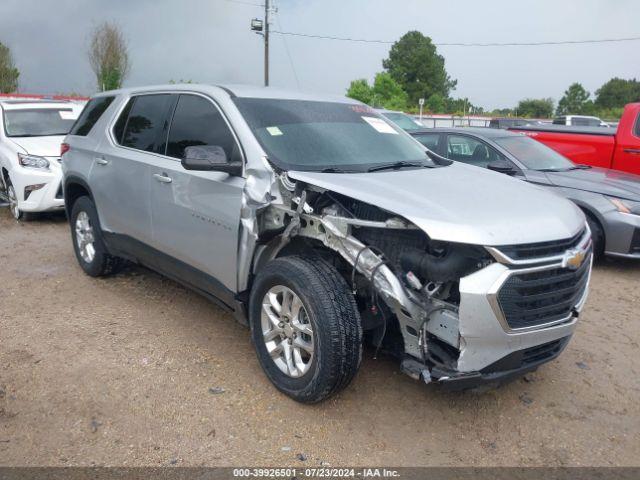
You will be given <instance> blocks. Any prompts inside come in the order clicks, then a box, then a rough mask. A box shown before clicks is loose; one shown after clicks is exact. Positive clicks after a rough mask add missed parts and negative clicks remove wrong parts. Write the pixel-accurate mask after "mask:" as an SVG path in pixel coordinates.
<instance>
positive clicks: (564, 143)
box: [509, 103, 640, 175]
mask: <svg viewBox="0 0 640 480" xmlns="http://www.w3.org/2000/svg"><path fill="white" fill-rule="evenodd" d="M509 130H512V131H516V132H522V133H524V134H526V135H528V136H530V137H531V138H534V139H536V140H538V141H539V142H542V143H544V144H545V145H547V146H548V147H551V148H553V149H554V150H555V151H556V152H558V153H560V154H562V155H564V156H565V157H567V158H568V159H570V160H572V161H573V162H575V163H579V164H585V165H592V166H594V167H604V168H612V169H614V170H622V171H623V172H629V173H635V174H639V175H640V103H630V104H628V105H627V106H626V107H625V109H624V113H623V114H622V118H621V119H620V124H619V125H618V129H617V131H616V129H614V128H606V127H565V126H560V125H531V126H529V125H528V126H524V127H512V128H510V129H509Z"/></svg>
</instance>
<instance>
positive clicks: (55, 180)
mask: <svg viewBox="0 0 640 480" xmlns="http://www.w3.org/2000/svg"><path fill="white" fill-rule="evenodd" d="M50 163H51V167H50V169H49V170H39V169H32V168H24V167H16V168H15V169H14V170H13V171H12V172H11V173H10V177H11V183H13V188H14V190H15V192H16V195H17V197H18V208H19V209H20V210H21V211H23V212H46V211H50V210H61V209H63V208H64V198H62V188H61V186H62V170H61V168H60V165H59V164H58V162H57V160H54V159H51V160H50ZM32 185H44V186H43V187H42V188H39V189H38V190H34V191H32V192H31V193H29V194H28V196H26V195H25V188H26V187H29V186H32Z"/></svg>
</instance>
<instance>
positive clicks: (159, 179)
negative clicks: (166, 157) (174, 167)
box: [153, 173, 173, 183]
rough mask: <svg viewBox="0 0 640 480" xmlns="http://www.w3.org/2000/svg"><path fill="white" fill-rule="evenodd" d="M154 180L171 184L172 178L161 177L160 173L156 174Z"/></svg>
mask: <svg viewBox="0 0 640 480" xmlns="http://www.w3.org/2000/svg"><path fill="white" fill-rule="evenodd" d="M153 178H155V179H156V180H157V181H158V182H160V183H171V182H172V181H173V180H171V177H167V176H166V174H164V175H160V174H159V173H154V174H153Z"/></svg>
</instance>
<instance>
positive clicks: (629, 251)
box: [603, 210, 640, 259]
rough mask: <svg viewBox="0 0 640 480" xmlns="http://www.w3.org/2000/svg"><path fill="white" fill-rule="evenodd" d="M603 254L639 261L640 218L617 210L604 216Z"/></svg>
mask: <svg viewBox="0 0 640 480" xmlns="http://www.w3.org/2000/svg"><path fill="white" fill-rule="evenodd" d="M603 223H604V236H605V241H606V246H605V254H606V255H610V256H613V257H623V258H636V259H640V216H639V215H632V214H628V213H621V212H618V211H617V210H613V211H610V212H608V213H606V214H605V215H604V222H603Z"/></svg>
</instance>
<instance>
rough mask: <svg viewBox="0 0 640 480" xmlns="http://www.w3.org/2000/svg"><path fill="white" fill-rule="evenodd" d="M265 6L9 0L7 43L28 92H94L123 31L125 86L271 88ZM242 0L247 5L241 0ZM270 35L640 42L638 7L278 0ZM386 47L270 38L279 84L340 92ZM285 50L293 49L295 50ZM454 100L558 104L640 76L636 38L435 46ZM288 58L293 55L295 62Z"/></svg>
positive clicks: (1, 11)
mask: <svg viewBox="0 0 640 480" xmlns="http://www.w3.org/2000/svg"><path fill="white" fill-rule="evenodd" d="M261 1H262V0H237V2H236V1H231V0H108V1H107V0H0V41H1V42H3V43H5V44H7V45H9V46H10V47H11V49H12V50H13V53H14V56H15V59H16V63H17V65H18V67H19V69H20V71H21V77H20V89H21V91H22V92H29V93H32V92H33V93H68V92H78V93H83V94H90V93H92V92H93V91H94V89H95V87H94V83H95V82H94V79H93V76H92V72H91V70H90V68H89V64H88V62H87V57H86V50H87V43H88V38H89V36H90V32H91V30H92V28H94V27H95V26H96V25H97V24H98V23H100V22H102V21H104V20H110V21H115V22H117V23H118V24H120V25H121V27H122V29H123V30H124V32H125V35H126V36H127V38H128V41H129V49H130V54H131V60H132V63H133V68H132V71H131V75H130V76H129V78H128V79H127V81H126V86H136V85H145V84H158V83H167V82H168V81H169V80H171V79H174V80H180V79H185V80H193V81H197V82H201V83H251V84H260V83H261V82H262V81H263V78H262V75H263V73H262V72H263V63H262V62H263V60H262V55H263V50H262V39H261V37H259V36H257V35H255V34H254V33H252V32H250V31H249V22H250V19H251V18H252V17H254V16H255V17H259V16H261V15H262V10H261V9H260V8H259V7H257V6H253V5H250V4H256V5H257V4H259V3H261ZM238 2H246V3H248V4H249V5H248V4H246V3H238ZM276 4H277V6H278V13H277V15H276V19H275V22H274V24H273V25H272V28H273V29H275V30H283V31H293V32H301V33H306V34H314V35H328V36H338V37H351V38H365V39H376V40H396V39H398V38H399V37H400V36H401V35H402V34H404V33H405V32H407V31H408V30H420V31H421V32H423V33H424V34H425V35H428V36H430V37H432V38H433V40H434V42H436V43H439V42H441V43H448V42H467V43H468V42H536V41H562V40H586V39H600V38H612V37H630V36H640V24H639V23H638V19H640V1H638V0H615V1H611V0H530V1H528V2H525V1H513V0H484V1H478V0H456V1H445V0H437V1H436V0H276ZM389 47H390V46H389V45H385V44H373V43H354V42H343V41H333V40H319V39H312V38H301V37H283V36H279V35H274V36H273V39H272V49H271V52H272V70H271V72H272V73H271V75H272V82H271V83H272V85H274V86H278V87H286V88H294V89H298V88H300V89H302V90H309V91H319V92H329V93H344V91H345V89H346V88H347V86H348V85H349V82H350V81H351V80H352V79H354V78H369V79H372V78H373V76H374V75H375V73H376V72H378V71H380V70H382V59H383V58H385V57H386V56H387V53H388V51H389ZM287 49H288V52H289V54H287ZM439 52H440V53H441V54H442V55H443V56H444V57H445V60H446V68H447V70H448V72H449V74H450V75H451V76H452V77H453V78H455V79H457V80H458V88H457V90H456V91H455V92H453V95H454V96H456V97H457V96H459V97H469V98H470V100H471V101H472V102H473V103H474V104H476V105H481V106H484V107H488V108H494V107H507V106H513V105H514V104H515V103H517V101H518V100H520V99H521V98H523V97H536V98H539V97H552V98H554V99H555V100H556V101H557V100H558V99H559V98H560V97H561V96H562V93H563V91H564V90H565V89H566V88H567V86H568V85H569V84H570V83H572V82H574V81H580V82H582V83H583V85H584V86H585V87H586V88H587V89H588V90H590V91H592V92H593V91H595V90H596V89H597V88H598V87H599V86H600V85H601V84H602V83H603V82H605V81H606V80H608V79H609V78H611V77H614V76H618V77H623V78H633V77H640V61H639V60H640V55H639V52H640V42H639V41H636V42H626V43H608V44H595V45H594V44H586V45H562V46H542V47H533V46H528V47H501V48H495V47H485V48H479V47H474V48H471V47H453V46H450V47H439ZM289 55H290V57H291V59H290V58H289Z"/></svg>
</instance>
